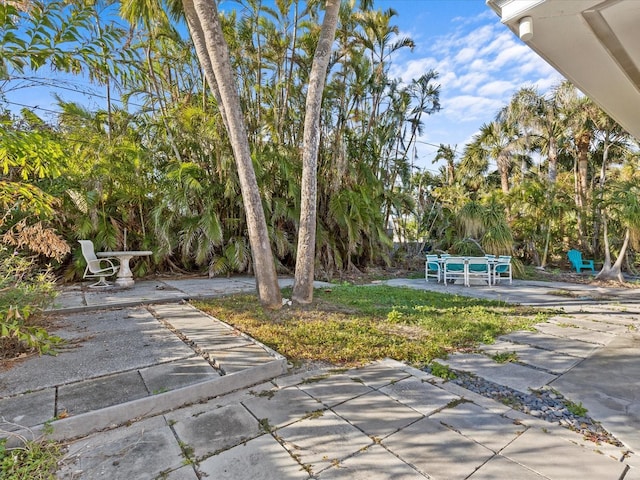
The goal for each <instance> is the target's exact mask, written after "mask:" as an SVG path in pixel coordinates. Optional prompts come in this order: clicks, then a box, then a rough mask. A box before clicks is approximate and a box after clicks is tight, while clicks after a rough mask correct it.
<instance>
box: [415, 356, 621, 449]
mask: <svg viewBox="0 0 640 480" xmlns="http://www.w3.org/2000/svg"><path fill="white" fill-rule="evenodd" d="M425 371H427V372H429V373H431V369H430V368H429V367H426V368H425ZM451 372H453V373H455V375H456V378H454V379H450V380H449V381H450V382H451V383H454V384H456V385H459V386H461V387H463V388H466V389H467V390H470V391H472V392H474V393H477V394H479V395H482V396H483V397H487V398H491V399H493V400H496V401H498V402H500V403H503V404H505V405H508V406H509V407H511V408H513V409H514V410H519V411H521V412H523V413H526V414H527V415H531V416H533V417H536V418H540V419H542V420H546V421H547V422H550V423H555V424H559V425H561V426H563V427H566V428H569V429H570V430H573V431H575V432H578V433H581V434H582V435H584V437H585V438H586V439H588V440H591V441H593V442H595V443H599V442H605V443H609V444H611V445H615V446H616V447H622V446H623V444H622V443H621V442H620V441H619V440H618V439H617V438H615V437H614V436H613V435H611V434H610V433H609V432H607V431H606V430H605V429H604V428H603V427H602V425H600V423H598V422H597V421H596V420H594V419H592V418H591V417H589V416H588V415H577V414H576V413H572V412H571V410H573V411H574V412H575V411H576V410H580V408H581V407H582V406H581V405H575V404H574V403H573V402H571V401H570V400H568V399H566V398H565V397H564V396H563V395H562V394H561V393H559V392H557V391H556V390H554V389H553V388H551V387H549V386H544V387H542V388H541V389H540V390H536V391H533V390H532V391H531V393H529V394H526V393H522V392H519V391H517V390H514V389H512V388H509V387H505V386H503V385H499V384H497V383H493V382H491V381H489V380H485V379H484V378H481V377H477V376H475V375H472V374H470V373H467V372H461V371H456V370H451ZM576 407H577V408H576ZM584 411H585V413H586V409H584ZM578 413H580V412H578Z"/></svg>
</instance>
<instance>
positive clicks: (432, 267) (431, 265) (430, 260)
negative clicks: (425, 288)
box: [424, 255, 442, 283]
mask: <svg viewBox="0 0 640 480" xmlns="http://www.w3.org/2000/svg"><path fill="white" fill-rule="evenodd" d="M441 276H442V271H441V270H440V263H439V262H438V255H427V261H426V262H425V265H424V279H425V280H426V281H427V282H429V277H434V278H437V279H438V283H439V282H440V277H441Z"/></svg>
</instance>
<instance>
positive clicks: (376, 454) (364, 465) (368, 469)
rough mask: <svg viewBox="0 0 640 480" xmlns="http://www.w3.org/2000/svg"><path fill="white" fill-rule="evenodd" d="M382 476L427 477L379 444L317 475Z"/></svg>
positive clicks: (393, 479) (394, 479)
mask: <svg viewBox="0 0 640 480" xmlns="http://www.w3.org/2000/svg"><path fill="white" fill-rule="evenodd" d="M382 477H383V478H385V479H389V480H421V479H425V478H427V477H426V476H424V475H422V474H421V473H419V472H418V471H417V470H415V469H413V468H412V467H411V466H409V465H407V463H405V462H403V461H402V460H401V459H399V458H398V457H396V456H395V455H394V454H392V453H391V452H389V451H388V450H386V449H385V448H384V447H382V446H380V445H373V446H372V447H370V448H366V449H363V450H362V451H361V452H359V453H358V454H356V455H354V456H352V457H349V458H347V459H346V460H344V461H342V462H340V463H339V464H338V465H334V466H332V467H330V468H328V469H327V470H324V471H322V472H321V473H320V475H318V478H319V479H320V480H338V479H345V478H348V479H349V480H372V479H377V478H382Z"/></svg>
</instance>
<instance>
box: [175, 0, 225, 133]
mask: <svg viewBox="0 0 640 480" xmlns="http://www.w3.org/2000/svg"><path fill="white" fill-rule="evenodd" d="M182 5H183V8H184V15H185V18H186V20H187V28H188V29H189V33H190V34H191V40H192V41H193V45H194V47H195V49H196V54H197V55H198V61H199V62H200V67H201V68H202V71H203V73H204V77H205V79H206V81H207V83H208V84H209V88H210V89H211V93H213V97H214V98H215V99H216V103H217V104H218V109H219V110H220V115H221V116H222V122H223V123H224V125H225V127H227V129H228V128H229V127H228V122H227V115H226V113H225V111H224V105H223V103H222V98H221V97H220V89H219V88H218V83H217V82H216V76H215V73H214V72H213V66H212V65H211V60H210V59H209V55H208V51H207V44H206V41H205V39H204V31H203V30H202V25H201V24H200V19H199V18H198V14H197V13H196V11H195V7H194V5H193V1H191V0H187V1H184V2H182Z"/></svg>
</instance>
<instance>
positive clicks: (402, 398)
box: [380, 377, 460, 415]
mask: <svg viewBox="0 0 640 480" xmlns="http://www.w3.org/2000/svg"><path fill="white" fill-rule="evenodd" d="M380 392H381V393H384V394H385V395H388V396H390V397H391V398H393V399H394V400H396V401H398V402H401V403H403V404H404V405H407V406H408V407H411V408H413V409H414V410H416V411H417V412H420V413H422V414H423V415H431V414H432V413H434V412H436V411H438V410H440V409H442V408H444V407H446V406H447V405H448V404H450V403H452V402H456V401H459V400H460V397H459V396H457V395H453V394H451V393H449V392H447V391H446V390H443V389H442V388H438V387H436V386H435V385H432V384H430V383H429V382H426V381H424V380H421V379H417V378H415V377H409V378H405V379H403V380H400V381H399V382H396V383H392V384H391V385H387V386H385V387H382V388H381V389H380Z"/></svg>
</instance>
